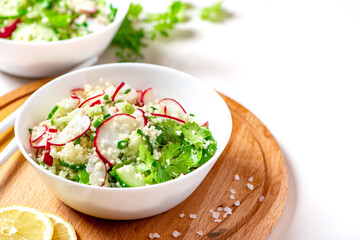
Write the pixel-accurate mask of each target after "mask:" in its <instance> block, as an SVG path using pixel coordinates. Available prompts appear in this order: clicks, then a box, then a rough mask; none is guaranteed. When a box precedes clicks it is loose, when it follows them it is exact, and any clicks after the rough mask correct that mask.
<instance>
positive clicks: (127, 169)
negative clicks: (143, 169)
mask: <svg viewBox="0 0 360 240" xmlns="http://www.w3.org/2000/svg"><path fill="white" fill-rule="evenodd" d="M115 173H116V179H117V180H118V181H119V182H120V185H122V187H141V186H145V184H146V182H145V176H144V175H143V174H141V173H137V172H136V169H135V166H134V164H129V165H125V166H123V167H121V168H118V169H116V170H115Z"/></svg>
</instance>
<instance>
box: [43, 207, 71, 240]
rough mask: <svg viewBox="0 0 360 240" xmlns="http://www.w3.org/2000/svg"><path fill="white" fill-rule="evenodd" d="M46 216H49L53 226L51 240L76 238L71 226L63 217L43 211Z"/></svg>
mask: <svg viewBox="0 0 360 240" xmlns="http://www.w3.org/2000/svg"><path fill="white" fill-rule="evenodd" d="M45 214H46V216H47V217H48V218H50V220H51V222H52V224H53V226H54V234H53V236H52V240H76V239H77V237H76V233H75V230H74V228H73V226H72V225H71V224H70V223H68V222H67V221H65V220H64V219H62V218H60V217H58V216H56V215H54V214H51V213H45Z"/></svg>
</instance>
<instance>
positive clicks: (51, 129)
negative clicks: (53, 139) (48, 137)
mask: <svg viewBox="0 0 360 240" xmlns="http://www.w3.org/2000/svg"><path fill="white" fill-rule="evenodd" d="M49 132H51V133H57V132H58V130H57V129H55V128H50V129H49Z"/></svg>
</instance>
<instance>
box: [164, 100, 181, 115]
mask: <svg viewBox="0 0 360 240" xmlns="http://www.w3.org/2000/svg"><path fill="white" fill-rule="evenodd" d="M159 104H160V105H164V112H165V114H167V113H166V110H167V109H169V108H170V106H169V105H170V104H175V105H176V106H178V107H179V109H181V111H182V112H184V113H185V114H186V111H185V109H184V108H183V106H181V104H180V103H179V102H178V101H176V100H175V99H173V98H163V99H161V100H160V101H159Z"/></svg>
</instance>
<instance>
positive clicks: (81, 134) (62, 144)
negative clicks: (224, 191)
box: [48, 115, 91, 146]
mask: <svg viewBox="0 0 360 240" xmlns="http://www.w3.org/2000/svg"><path fill="white" fill-rule="evenodd" d="M85 116H86V117H87V118H88V125H87V127H86V130H85V131H83V132H82V133H80V134H79V135H77V136H76V137H74V138H72V139H70V140H68V141H67V142H60V143H57V142H54V141H56V139H52V140H53V141H52V142H51V141H50V140H51V139H49V140H48V142H49V143H50V144H51V145H54V146H64V145H65V144H66V143H68V142H72V141H74V140H76V139H77V138H79V137H81V136H83V135H84V134H85V133H86V132H87V131H88V130H89V129H90V126H91V120H90V117H89V116H88V115H85Z"/></svg>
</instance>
